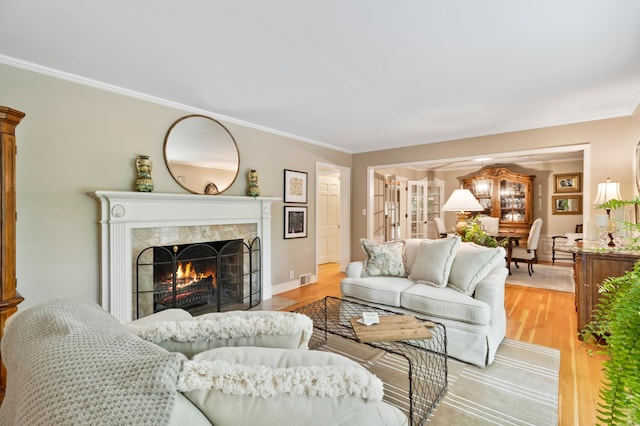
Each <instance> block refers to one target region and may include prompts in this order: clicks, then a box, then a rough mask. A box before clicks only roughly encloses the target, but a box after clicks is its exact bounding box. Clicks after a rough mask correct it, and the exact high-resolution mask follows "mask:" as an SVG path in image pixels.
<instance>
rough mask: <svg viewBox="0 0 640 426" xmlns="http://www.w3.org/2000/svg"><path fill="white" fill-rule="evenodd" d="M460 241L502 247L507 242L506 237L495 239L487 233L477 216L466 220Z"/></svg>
mask: <svg viewBox="0 0 640 426" xmlns="http://www.w3.org/2000/svg"><path fill="white" fill-rule="evenodd" d="M462 241H467V242H472V243H476V244H478V245H481V246H486V247H504V246H506V245H507V243H508V242H509V240H508V239H506V238H501V239H497V238H495V237H493V236H492V235H490V234H489V233H487V231H485V230H484V228H483V227H482V223H480V221H479V220H478V216H476V217H474V218H473V219H471V220H469V221H468V222H467V227H466V228H465V229H464V234H463V235H462Z"/></svg>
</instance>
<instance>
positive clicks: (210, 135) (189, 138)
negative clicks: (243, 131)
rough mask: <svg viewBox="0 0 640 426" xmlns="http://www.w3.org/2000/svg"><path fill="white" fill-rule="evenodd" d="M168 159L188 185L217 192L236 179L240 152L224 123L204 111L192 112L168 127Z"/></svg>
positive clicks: (178, 178)
mask: <svg viewBox="0 0 640 426" xmlns="http://www.w3.org/2000/svg"><path fill="white" fill-rule="evenodd" d="M164 161H165V163H167V168H168V169H169V172H171V175H172V176H173V178H174V179H175V180H176V182H178V183H179V184H180V186H182V187H183V188H184V189H186V190H187V191H190V192H193V193H194V194H210V195H213V194H219V193H221V192H224V191H226V190H227V189H228V188H229V187H230V186H231V184H233V182H234V181H235V180H236V177H237V176H238V169H239V166H240V155H239V153H238V146H237V145H236V141H235V140H234V139H233V136H231V133H229V130H227V128H226V127H224V126H223V125H222V123H220V122H218V121H217V120H214V119H213V118H211V117H207V116H204V115H188V116H186V117H182V118H181V119H179V120H177V121H176V122H175V123H173V124H172V125H171V127H170V128H169V130H168V131H167V136H166V137H165V138H164Z"/></svg>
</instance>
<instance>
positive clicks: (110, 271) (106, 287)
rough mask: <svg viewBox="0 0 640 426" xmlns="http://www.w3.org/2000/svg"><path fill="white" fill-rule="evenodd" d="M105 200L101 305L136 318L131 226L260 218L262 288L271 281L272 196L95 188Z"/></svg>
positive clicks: (123, 317)
mask: <svg viewBox="0 0 640 426" xmlns="http://www.w3.org/2000/svg"><path fill="white" fill-rule="evenodd" d="M91 195H92V196H94V197H96V198H97V199H98V200H99V201H100V228H101V235H100V240H101V241H100V247H101V251H100V259H101V260H100V265H101V271H100V284H101V298H102V300H101V304H102V307H103V308H104V309H105V310H107V311H108V312H110V313H111V314H112V315H114V316H115V317H116V318H118V319H119V320H120V321H123V322H126V321H131V319H132V291H133V264H132V231H133V230H134V229H137V228H156V227H182V226H203V225H226V224H248V223H252V224H255V225H256V227H257V236H258V237H260V240H261V244H262V294H263V299H270V298H271V296H272V287H271V204H272V203H273V202H274V201H281V200H280V199H279V198H271V197H255V198H253V197H242V196H224V195H213V196H212V195H193V194H166V193H164V194H163V193H153V192H126V191H95V192H93V193H91Z"/></svg>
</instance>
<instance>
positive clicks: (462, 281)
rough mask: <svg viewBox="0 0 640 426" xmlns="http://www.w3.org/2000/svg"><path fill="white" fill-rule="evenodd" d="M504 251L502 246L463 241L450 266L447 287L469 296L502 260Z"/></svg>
mask: <svg viewBox="0 0 640 426" xmlns="http://www.w3.org/2000/svg"><path fill="white" fill-rule="evenodd" d="M504 256H505V251H504V249H503V248H502V247H484V246H479V245H477V244H474V243H463V244H461V245H460V247H459V248H458V253H457V254H456V258H455V260H454V261H453V265H452V266H451V274H450V275H449V287H451V288H453V289H455V290H458V291H459V292H460V293H464V294H466V295H469V296H471V295H472V294H473V293H474V291H475V290H476V286H477V285H478V283H480V281H482V280H483V279H484V278H485V277H486V276H487V275H489V272H491V270H492V269H493V268H495V267H496V265H497V264H498V262H500V261H503V260H504Z"/></svg>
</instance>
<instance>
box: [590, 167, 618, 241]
mask: <svg viewBox="0 0 640 426" xmlns="http://www.w3.org/2000/svg"><path fill="white" fill-rule="evenodd" d="M620 199H622V197H621V196H620V182H611V179H609V178H607V181H606V182H601V183H599V184H598V192H597V193H596V198H595V199H594V200H593V204H595V205H597V206H599V205H600V204H604V203H606V202H607V201H610V200H620ZM606 211H607V216H606V219H605V218H604V217H598V216H604V215H596V223H597V225H598V227H600V229H601V230H603V228H606V230H607V232H606V234H607V236H608V237H609V243H608V244H607V245H608V246H609V247H615V245H616V244H615V243H614V242H613V232H612V231H613V229H612V228H613V224H612V223H611V209H606Z"/></svg>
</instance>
